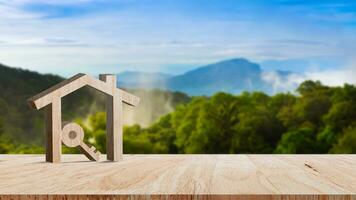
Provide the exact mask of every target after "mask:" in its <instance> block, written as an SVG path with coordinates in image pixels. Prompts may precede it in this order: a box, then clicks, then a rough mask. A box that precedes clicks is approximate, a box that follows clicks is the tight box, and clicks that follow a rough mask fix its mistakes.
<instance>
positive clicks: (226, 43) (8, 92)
mask: <svg viewBox="0 0 356 200" xmlns="http://www.w3.org/2000/svg"><path fill="white" fill-rule="evenodd" d="M0 27H1V29H0V63H2V64H0V153H2V154H4V153H44V115H43V111H35V110H31V109H30V107H29V106H28V105H27V102H26V99H27V98H29V97H31V96H33V95H35V94H37V93H39V92H40V91H42V90H44V89H47V88H48V87H50V86H53V85H55V84H56V83H59V82H61V81H63V80H64V79H66V78H69V77H71V76H73V75H75V74H77V73H87V74H90V75H92V76H94V77H98V75H99V74H104V73H110V74H117V80H118V82H117V85H118V87H120V88H124V89H125V90H128V91H130V92H132V93H134V94H136V95H137V96H139V97H141V104H140V105H139V106H138V107H137V108H132V107H126V106H125V107H124V119H123V120H124V122H125V127H124V153H170V154H176V153H206V154H215V153H234V154H239V153H292V154H295V153H296V154H299V153H307V154H308V153H315V154H316V153H318V154H319V153H356V85H355V84H356V2H355V1H349V0H347V1H346V0H330V1H323V0H315V1H303V0H270V1H264V0H252V1H251V0H224V1H221V0H194V1H190V0H0ZM104 111H105V96H104V95H103V94H101V93H99V92H97V91H95V90H94V89H90V88H83V89H81V90H80V91H78V92H75V93H72V94H70V95H69V96H67V97H66V98H64V100H63V106H62V115H63V116H62V117H63V121H74V122H77V123H79V124H81V126H82V127H83V128H84V129H85V141H86V142H87V143H89V144H91V145H94V146H95V147H96V148H97V149H98V150H100V151H101V152H102V153H105V142H106V136H105V124H106V119H105V112H104ZM63 151H64V153H78V152H79V151H78V150H77V149H75V148H65V147H63Z"/></svg>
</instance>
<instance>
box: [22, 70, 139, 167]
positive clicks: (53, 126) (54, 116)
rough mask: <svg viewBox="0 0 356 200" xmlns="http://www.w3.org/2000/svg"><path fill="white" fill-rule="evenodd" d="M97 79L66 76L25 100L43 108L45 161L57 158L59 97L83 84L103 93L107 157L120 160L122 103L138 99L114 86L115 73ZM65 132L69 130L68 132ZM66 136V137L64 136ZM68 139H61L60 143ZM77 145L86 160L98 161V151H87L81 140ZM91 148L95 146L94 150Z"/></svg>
mask: <svg viewBox="0 0 356 200" xmlns="http://www.w3.org/2000/svg"><path fill="white" fill-rule="evenodd" d="M99 78H100V80H97V79H95V78H92V77H91V76H88V75H86V74H77V75H75V76H73V77H72V78H70V79H67V80H65V81H62V82H61V83H59V84H57V85H55V86H53V87H51V88H49V89H47V90H45V91H43V92H41V93H39V94H37V95H35V96H34V97H32V98H30V99H28V103H29V105H30V106H31V107H32V108H34V109H41V108H44V107H46V110H47V112H46V113H47V114H46V161H47V162H53V163H54V162H60V160H61V134H62V132H61V131H62V130H61V98H63V97H65V96H66V95H68V94H70V93H72V92H74V91H76V90H78V89H80V88H82V87H84V86H90V87H93V88H94V89H97V90H99V91H101V92H103V93H104V94H106V95H107V106H106V108H107V110H106V111H107V142H106V144H107V145H106V151H107V159H108V160H111V161H119V160H122V154H123V146H122V142H123V141H122V140H123V138H122V116H123V115H122V103H126V104H128V105H131V106H137V105H138V103H139V101H140V99H139V98H138V97H136V96H134V95H132V94H130V93H128V92H126V91H124V90H121V89H119V88H117V87H116V76H115V75H110V74H101V75H100V76H99ZM68 134H69V132H68ZM66 139H68V137H67V138H66ZM66 142H70V141H67V140H65V141H64V143H66ZM79 148H80V149H81V150H82V152H83V153H84V154H85V155H86V156H87V157H88V158H89V159H90V160H98V158H99V157H98V156H99V155H100V152H99V153H98V152H94V151H91V149H90V148H89V147H88V146H87V145H85V144H84V143H83V142H81V143H80V145H79ZM94 150H95V149H94Z"/></svg>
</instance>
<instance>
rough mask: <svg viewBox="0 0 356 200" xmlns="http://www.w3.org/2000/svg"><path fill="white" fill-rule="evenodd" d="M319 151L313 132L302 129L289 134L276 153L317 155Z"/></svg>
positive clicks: (283, 139)
mask: <svg viewBox="0 0 356 200" xmlns="http://www.w3.org/2000/svg"><path fill="white" fill-rule="evenodd" d="M316 149H317V147H316V145H315V139H314V134H313V130H311V129H309V128H302V129H300V130H297V131H291V132H287V133H286V134H284V135H283V136H282V139H281V141H280V142H279V143H278V146H277V149H276V153H293V154H296V153H302V154H307V153H315V150H316Z"/></svg>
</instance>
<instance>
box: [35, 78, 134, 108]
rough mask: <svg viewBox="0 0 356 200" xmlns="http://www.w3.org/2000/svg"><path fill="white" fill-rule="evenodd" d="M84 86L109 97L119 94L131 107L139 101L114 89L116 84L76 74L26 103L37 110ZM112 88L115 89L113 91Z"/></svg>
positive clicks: (126, 93) (122, 91) (124, 92)
mask: <svg viewBox="0 0 356 200" xmlns="http://www.w3.org/2000/svg"><path fill="white" fill-rule="evenodd" d="M113 76H114V75H113ZM84 86H90V87H92V88H94V89H97V90H99V91H101V92H103V93H105V94H107V95H111V96H113V95H114V94H113V93H114V92H116V93H119V96H121V97H122V102H124V103H126V104H128V105H131V106H137V105H138V103H139V101H140V99H139V98H138V97H136V96H135V95H132V94H130V93H128V92H126V91H124V90H122V89H119V88H116V83H115V85H114V86H113V85H112V84H111V83H109V82H104V81H101V80H98V79H96V78H93V77H91V76H89V75H86V74H77V75H75V76H73V77H71V78H69V79H67V80H64V81H62V82H60V83H58V84H56V85H54V86H52V87H50V88H48V89H47V90H44V91H42V92H41V93H39V94H37V95H35V96H33V97H31V98H30V99H28V103H29V104H30V105H31V107H33V108H35V109H37V110H38V109H41V108H43V107H45V106H47V105H49V104H51V103H52V101H53V99H55V98H62V97H64V96H66V95H68V94H70V93H72V92H74V91H76V90H78V89H80V88H82V87H84ZM113 87H115V88H114V89H113Z"/></svg>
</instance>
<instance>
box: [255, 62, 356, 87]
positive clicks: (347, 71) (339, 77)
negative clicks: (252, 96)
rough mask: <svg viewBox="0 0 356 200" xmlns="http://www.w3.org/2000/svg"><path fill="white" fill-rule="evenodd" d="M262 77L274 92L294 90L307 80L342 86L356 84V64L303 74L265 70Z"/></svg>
mask: <svg viewBox="0 0 356 200" xmlns="http://www.w3.org/2000/svg"><path fill="white" fill-rule="evenodd" d="M261 78H262V80H264V81H265V82H266V83H268V84H270V85H271V86H272V88H273V93H277V92H287V91H289V92H294V90H295V89H296V88H297V87H298V85H299V84H300V83H302V82H303V81H305V80H314V81H320V82H321V83H322V84H324V85H327V86H342V85H344V84H345V83H348V84H356V65H350V66H348V67H345V68H343V69H337V70H336V69H335V70H332V69H329V70H312V71H306V72H305V73H303V74H297V73H290V74H287V75H282V74H279V73H277V72H274V71H272V72H264V73H263V74H262V75H261Z"/></svg>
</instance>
